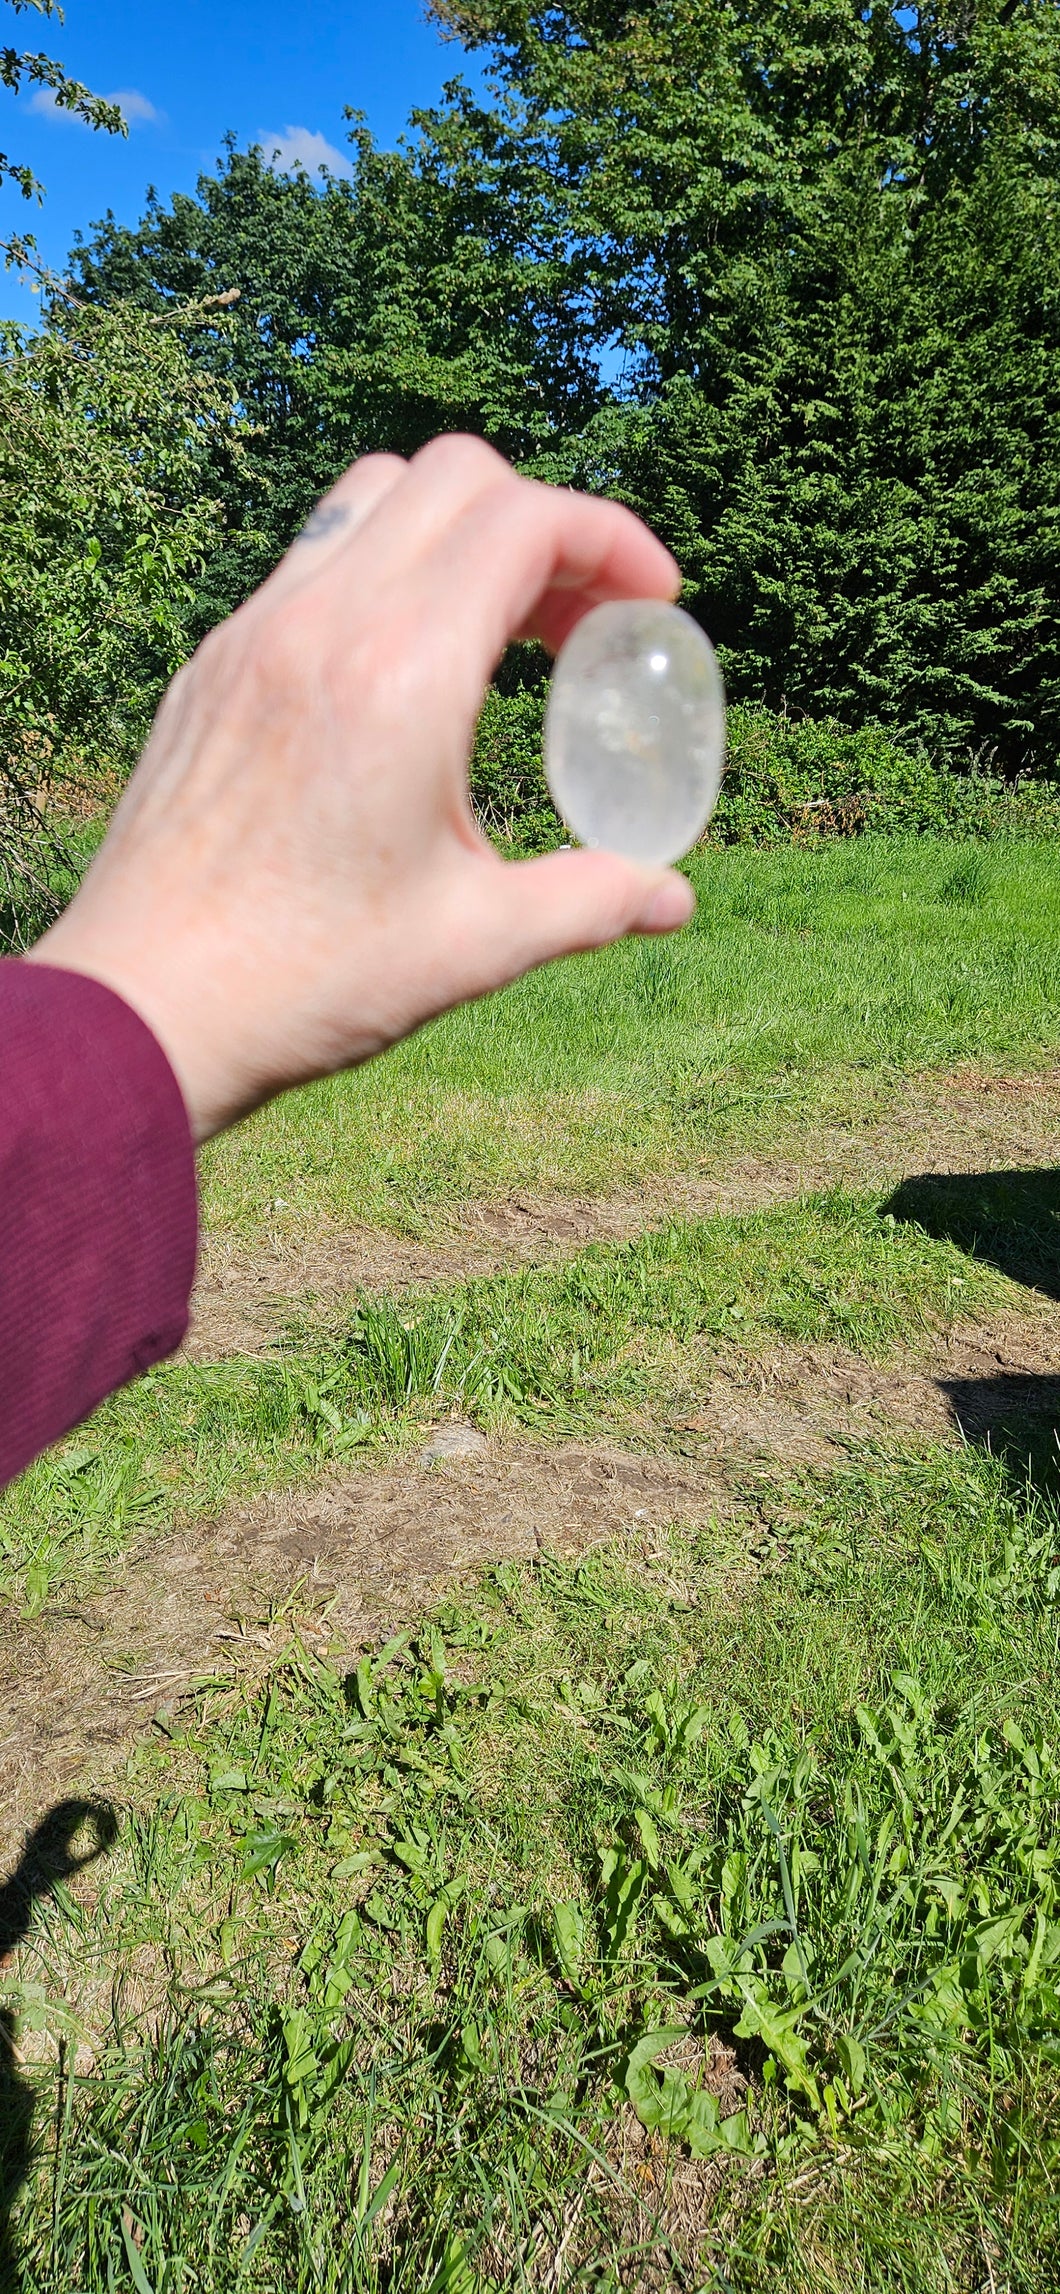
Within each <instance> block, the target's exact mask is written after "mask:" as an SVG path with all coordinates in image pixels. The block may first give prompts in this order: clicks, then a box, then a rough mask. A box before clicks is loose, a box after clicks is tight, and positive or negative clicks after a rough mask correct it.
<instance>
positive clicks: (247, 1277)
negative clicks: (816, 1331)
mask: <svg viewBox="0 0 1060 2294" xmlns="http://www.w3.org/2000/svg"><path fill="white" fill-rule="evenodd" d="M1058 1142H1060V1075H1058V1074H1056V1073H1055V1072H1053V1071H1050V1072H1049V1073H1048V1074H1046V1075H1037V1076H994V1075H986V1074H982V1075H980V1074H979V1073H978V1072H977V1071H976V1070H975V1069H971V1068H962V1069H959V1070H957V1071H956V1072H955V1073H954V1074H952V1075H947V1076H942V1077H938V1076H933V1077H927V1078H924V1077H920V1078H914V1079H911V1080H909V1081H906V1082H905V1083H903V1084H901V1085H900V1086H898V1087H896V1095H895V1100H894V1104H893V1106H892V1107H890V1108H889V1109H888V1110H887V1111H886V1113H885V1114H884V1115H882V1116H881V1115H880V1113H879V1108H878V1104H874V1105H873V1107H872V1108H871V1110H870V1111H869V1112H868V1114H867V1116H866V1119H865V1121H864V1122H861V1121H859V1120H858V1119H856V1118H855V1117H851V1118H850V1119H849V1120H848V1121H846V1122H844V1123H834V1124H830V1125H827V1126H823V1127H819V1128H817V1129H815V1130H813V1131H811V1132H809V1133H807V1134H805V1135H803V1136H802V1137H801V1138H800V1140H799V1143H798V1146H797V1148H795V1149H793V1151H792V1152H791V1153H790V1154H788V1155H786V1156H781V1157H771V1158H770V1157H765V1156H761V1155H734V1156H731V1157H730V1158H728V1159H725V1158H724V1157H723V1155H722V1154H721V1153H717V1154H713V1155H711V1156H710V1157H709V1158H708V1157H704V1160H703V1163H702V1165H701V1166H700V1168H699V1169H697V1170H695V1171H691V1172H689V1171H679V1172H671V1173H664V1174H662V1175H661V1176H660V1177H658V1178H656V1179H653V1180H652V1181H651V1182H650V1185H649V1184H648V1183H647V1182H644V1183H641V1184H639V1185H638V1186H636V1187H630V1188H628V1189H624V1190H623V1191H621V1192H620V1193H617V1194H615V1195H612V1196H608V1197H604V1198H601V1199H599V1200H593V1199H582V1198H578V1199H574V1200H571V1199H568V1198H567V1197H560V1196H533V1195H530V1194H527V1195H520V1196H513V1197H509V1198H507V1199H505V1200H503V1201H499V1202H479V1203H468V1204H463V1205H457V1206H455V1207H449V1208H447V1209H446V1210H444V1211H442V1210H440V1211H439V1213H438V1231H437V1234H436V1236H434V1237H432V1238H431V1240H430V1241H422V1240H415V1241H413V1240H409V1239H407V1238H404V1237H401V1236H398V1235H390V1234H386V1233H384V1232H382V1231H381V1230H380V1229H378V1228H372V1227H356V1228H349V1229H332V1230H330V1231H329V1230H324V1231H320V1230H317V1231H315V1232H314V1233H312V1234H306V1235H299V1234H297V1233H291V1234H284V1233H280V1232H279V1231H277V1232H276V1233H274V1234H273V1235H272V1236H271V1237H270V1240H269V1242H268V1243H267V1244H265V1245H263V1246H261V1247H259V1248H249V1247H247V1246H245V1245H240V1244H235V1243H232V1242H231V1241H228V1240H226V1239H225V1238H224V1237H222V1236H207V1237H206V1238H205V1239H204V1242H203V1248H202V1258H201V1266H200V1273H199V1280H198V1283H197V1285H196V1290H195V1297H194V1300H193V1304H192V1328H191V1331H190V1334H189V1338H188V1341H187V1345H186V1349H185V1351H186V1354H187V1356H188V1358H189V1359H191V1360H193V1361H217V1360H220V1359H222V1358H223V1357H224V1356H225V1355H230V1354H247V1353H251V1354H254V1353H261V1352H264V1351H266V1350H267V1349H268V1348H269V1347H270V1346H271V1345H272V1344H273V1343H274V1342H275V1339H276V1337H277V1335H278V1333H279V1331H280V1330H281V1329H282V1327H283V1324H284V1323H285V1321H288V1320H289V1319H290V1318H291V1317H292V1315H294V1314H296V1313H298V1314H303V1315H304V1314H308V1315H309V1316H310V1317H312V1316H314V1315H319V1316H320V1317H321V1318H323V1317H324V1316H326V1315H330V1316H334V1314H335V1312H336V1310H337V1309H338V1310H341V1309H342V1307H343V1306H345V1305H347V1304H348V1303H349V1302H350V1301H351V1300H352V1299H353V1298H354V1297H355V1296H356V1295H357V1293H358V1292H360V1291H365V1290H368V1291H387V1292H392V1293H399V1292H401V1291H405V1290H415V1289H420V1288H426V1287H428V1286H431V1285H436V1284H444V1283H448V1282H459V1281H462V1280H465V1279H467V1278H468V1277H469V1276H472V1275H478V1274H491V1273H495V1272H496V1271H497V1270H498V1269H500V1268H502V1267H505V1266H511V1265H518V1264H525V1263H531V1262H539V1263H540V1262H544V1261H547V1260H549V1259H555V1258H563V1257H566V1256H568V1255H570V1254H571V1253H572V1252H574V1251H577V1250H580V1249H583V1248H584V1247H585V1245H586V1244H587V1243H589V1242H594V1241H601V1242H623V1241H626V1240H628V1239H629V1238H630V1237H631V1236H633V1235H636V1234H640V1233H642V1232H643V1230H644V1228H645V1226H646V1225H649V1224H653V1225H657V1224H660V1223H661V1222H662V1221H664V1220H665V1219H667V1218H673V1217H680V1218H705V1217H709V1216H713V1215H718V1214H726V1213H740V1212H744V1211H750V1210H758V1209H763V1208H767V1207H768V1206H769V1205H771V1204H774V1203H781V1202H786V1201H790V1200H792V1199H793V1198H794V1197H795V1196H798V1195H804V1194H812V1193H815V1192H818V1191H823V1190H826V1189H828V1188H831V1187H845V1188H849V1189H852V1190H855V1191H856V1190H858V1189H861V1188H864V1189H872V1188H879V1189H881V1190H882V1189H884V1188H887V1187H891V1186H895V1185H897V1184H898V1183H899V1181H901V1180H902V1179H904V1178H907V1177H909V1176H911V1175H913V1174H917V1173H920V1172H923V1171H930V1172H933V1173H936V1174H939V1173H946V1172H973V1171H989V1170H991V1169H993V1168H995V1167H996V1166H1001V1167H1003V1168H1005V1169H1012V1168H1013V1167H1017V1166H1018V1167H1024V1168H1027V1169H1034V1168H1036V1167H1038V1166H1040V1165H1041V1164H1043V1163H1051V1162H1052V1161H1053V1160H1055V1158H1056V1155H1057V1146H1058Z"/></svg>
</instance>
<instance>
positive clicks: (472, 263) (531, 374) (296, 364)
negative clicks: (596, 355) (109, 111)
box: [73, 102, 595, 627]
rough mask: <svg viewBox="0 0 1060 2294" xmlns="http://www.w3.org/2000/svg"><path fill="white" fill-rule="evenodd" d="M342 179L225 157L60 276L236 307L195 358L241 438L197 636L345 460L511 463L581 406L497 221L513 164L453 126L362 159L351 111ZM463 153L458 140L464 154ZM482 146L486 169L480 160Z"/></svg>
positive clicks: (541, 306) (548, 302) (573, 369)
mask: <svg viewBox="0 0 1060 2294" xmlns="http://www.w3.org/2000/svg"><path fill="white" fill-rule="evenodd" d="M349 116H350V118H351V120H352V121H353V123H354V124H353V128H352V131H351V142H352V145H353V162H354V175H353V180H352V181H349V182H348V181H345V180H340V179H334V178H332V179H323V180H321V181H320V182H318V183H317V184H316V185H314V184H312V183H311V182H310V179H309V177H308V176H307V175H306V174H305V173H304V172H302V171H298V172H296V173H295V174H294V175H293V176H291V175H279V174H276V173H274V172H273V170H272V168H271V166H270V165H269V157H270V155H269V154H268V153H267V152H263V151H261V150H258V149H252V150H251V151H249V152H239V151H236V150H235V149H234V147H233V146H232V145H231V144H229V146H228V149H227V151H226V155H225V158H224V161H223V163H222V165H221V167H220V169H219V171H218V172H217V173H216V174H215V175H203V176H202V177H201V178H200V181H199V186H198V192H197V196H196V197H194V198H192V197H189V196H188V195H186V194H185V193H177V194H175V195H174V198H173V200H172V202H171V204H170V205H169V206H168V207H166V206H163V204H162V203H161V201H159V200H157V199H156V200H152V203H151V205H150V207H149V209H148V212H147V214H146V216H145V217H144V219H143V221H142V223H141V224H140V226H139V228H138V229H135V230H131V229H128V228H127V227H125V226H123V225H119V224H117V223H116V222H115V220H114V218H113V217H108V218H107V220H106V222H105V223H103V224H102V225H100V226H99V227H98V228H97V230H96V233H95V236H94V237H93V239H92V240H91V242H90V243H89V244H88V245H87V246H84V245H79V246H78V247H77V248H76V249H75V251H74V256H73V265H74V270H75V274H76V278H77V290H78V293H79V294H84V295H86V296H87V297H88V298H89V299H90V300H92V301H94V302H95V301H104V302H109V301H111V300H113V299H114V298H116V297H117V298H120V299H122V300H123V301H124V300H128V301H132V302H135V303H137V304H138V305H140V306H141V307H142V308H143V309H145V310H147V311H151V312H154V313H160V312H163V311H165V310H167V309H169V308H172V307H174V306H175V305H176V306H179V305H182V304H184V303H185V302H189V301H191V302H196V301H198V300H199V299H200V298H202V297H208V296H213V295H217V294H219V293H226V294H230V293H232V292H237V293H238V297H239V301H238V307H237V308H236V310H235V311H234V313H233V316H232V318H231V320H230V322H229V323H228V324H227V325H226V326H225V328H224V329H223V330H219V331H217V332H215V333H211V332H210V331H209V330H204V331H203V332H201V333H200V335H199V337H198V339H197V344H196V347H195V355H196V357H197V359H198V361H199V362H200V364H201V365H202V366H203V368H204V369H205V371H206V372H207V373H209V374H211V375H215V376H216V377H217V378H218V379H219V381H220V382H221V383H222V384H223V385H224V386H225V387H226V388H230V389H231V390H232V391H233V392H234V393H235V396H236V397H237V398H238V401H239V403H240V405H241V406H242V407H243V408H244V410H245V412H246V416H247V421H248V425H249V430H248V437H247V446H246V455H245V459H244V463H243V465H242V466H241V469H240V471H239V474H238V479H237V480H234V479H233V477H232V475H231V473H230V472H228V471H226V470H223V469H222V470H221V471H220V472H219V475H218V478H217V481H216V491H217V492H218V493H219V495H220V497H221V499H222V501H223V503H224V512H225V529H224V534H223V536H222V537H219V540H218V545H217V547H215V549H214V550H213V552H212V553H211V557H210V562H209V567H208V570H207V575H206V578H205V580H204V581H203V582H202V583H201V584H200V585H199V598H198V616H199V623H200V626H203V627H205V626H208V625H209V624H210V622H211V621H213V620H216V619H218V618H219V617H220V615H221V614H222V613H224V612H226V611H228V610H230V609H231V607H232V606H233V605H235V604H238V602H239V601H240V599H241V598H242V597H244V596H245V595H246V593H247V591H248V590H249V589H250V588H252V587H253V586H254V585H255V583H256V582H258V581H260V580H261V579H262V578H263V576H264V575H265V574H266V573H268V572H269V571H270V569H271V567H272V566H273V564H274V563H275V561H276V559H277V557H278V556H279V555H280V553H281V551H282V550H283V549H284V548H286V546H287V544H288V542H289V541H290V540H291V538H292V535H293V534H294V533H295V532H296V531H297V530H298V528H299V526H300V525H301V524H302V523H303V522H304V520H305V518H306V516H307V515H308V513H309V510H310V509H311V507H312V504H313V502H314V500H315V499H316V497H317V495H318V494H320V493H321V492H322V490H323V489H324V488H325V487H326V486H328V485H330V484H331V482H332V481H333V480H334V479H335V478H336V477H337V476H338V474H339V472H340V471H341V470H342V469H343V468H344V467H345V465H346V464H347V463H348V462H350V461H352V460H353V459H354V458H355V457H356V456H357V455H359V454H364V453H370V452H374V451H377V450H387V451H389V452H396V453H400V454H411V453H413V452H415V450H416V448H417V447H418V446H421V445H423V444H424V442H425V441H426V440H427V439H428V438H430V437H432V436H434V434H435V433H436V432H437V431H442V430H472V431H478V432H481V433H485V434H486V435H487V436H489V437H490V438H492V439H493V440H494V441H495V442H496V444H497V445H498V446H500V447H501V448H502V450H503V451H504V452H506V453H507V454H509V455H511V456H512V457H514V458H515V459H517V460H518V459H525V458H526V457H527V456H529V455H531V454H533V453H534V452H535V451H538V450H539V449H540V448H541V447H542V446H545V445H548V444H549V443H551V442H552V441H553V439H554V437H555V436H556V434H557V418H558V410H559V409H562V410H563V418H564V420H565V421H573V422H574V423H575V425H578V424H579V423H580V422H581V421H582V420H583V419H584V418H585V416H586V414H587V413H588V412H589V410H590V408H591V406H592V405H593V404H594V403H595V396H594V393H593V390H592V368H591V362H590V361H589V360H588V357H587V354H586V352H585V351H584V349H583V348H582V347H581V346H580V344H579V342H578V333H577V325H576V321H575V317H574V314H573V308H572V298H573V290H572V288H571V286H570V285H569V283H568V282H566V281H565V279H564V277H563V275H562V269H561V267H560V266H559V261H558V256H557V255H556V254H555V251H554V250H552V249H551V248H550V245H549V243H548V237H547V232H546V231H544V229H543V231H541V232H537V233H535V234H534V236H533V238H532V239H531V240H530V241H527V239H526V234H525V229H524V221H523V218H522V216H521V213H519V212H518V211H515V212H513V211H512V210H511V208H510V206H509V203H508V194H507V188H506V186H507V180H508V177H509V175H511V174H512V173H513V170H515V169H516V162H515V160H514V159H513V158H512V156H511V155H510V154H509V153H508V152H507V144H506V139H504V138H503V137H501V135H500V130H499V128H498V129H496V130H492V129H490V128H489V126H488V124H487V122H486V120H485V118H484V115H481V114H479V113H478V112H476V111H474V110H472V112H471V113H470V114H469V115H468V118H469V120H471V121H473V122H474V123H475V124H474V125H473V127H469V126H467V125H466V124H465V116H464V111H463V108H462V105H461V104H460V103H459V102H457V104H456V108H455V109H454V112H453V115H452V118H451V119H449V120H439V121H437V122H435V123H433V124H432V125H431V126H430V127H428V126H427V125H426V124H424V126H423V130H422V138H421V141H420V143H419V144H418V146H417V153H416V159H415V162H413V161H412V159H411V158H410V157H409V156H408V155H404V156H403V155H402V154H398V153H385V152H381V151H379V150H377V149H376V147H375V146H374V144H373V143H372V140H371V137H370V136H369V135H368V133H367V131H366V130H365V129H364V128H363V126H361V125H360V124H358V115H356V114H353V113H351V114H350V115H349ZM469 138H470V141H469ZM483 138H485V141H486V145H487V146H488V148H487V149H485V150H483V149H482V148H480V147H481V144H482V140H483Z"/></svg>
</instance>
